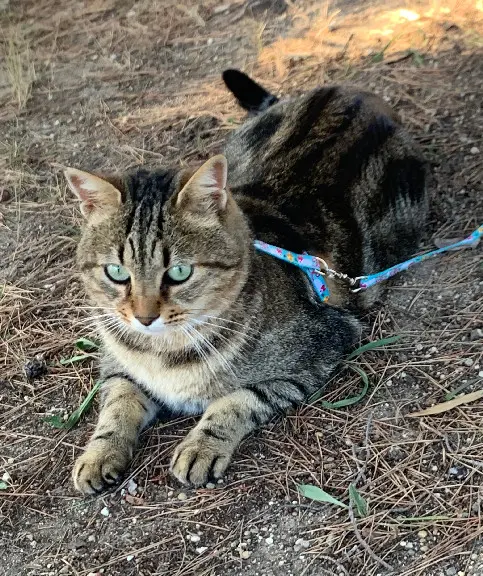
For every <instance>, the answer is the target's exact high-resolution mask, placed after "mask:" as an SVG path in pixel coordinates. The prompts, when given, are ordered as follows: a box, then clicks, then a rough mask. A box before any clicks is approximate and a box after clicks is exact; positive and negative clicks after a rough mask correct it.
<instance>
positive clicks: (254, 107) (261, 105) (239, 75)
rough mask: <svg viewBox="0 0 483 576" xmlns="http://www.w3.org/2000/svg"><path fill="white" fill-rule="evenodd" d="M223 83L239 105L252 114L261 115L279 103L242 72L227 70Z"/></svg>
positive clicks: (224, 73)
mask: <svg viewBox="0 0 483 576" xmlns="http://www.w3.org/2000/svg"><path fill="white" fill-rule="evenodd" d="M223 81H224V82H225V84H226V87H227V88H228V90H230V92H232V93H233V95H234V96H235V98H236V99H237V100H238V104H240V106H241V107H242V108H244V109H245V110H247V111H248V112H250V113H251V114H259V113H260V112H263V111H264V110H266V109H267V108H269V107H270V106H272V105H273V104H275V103H276V102H278V98H277V97H276V96H274V95H273V94H270V92H267V90H265V88H263V87H262V86H260V84H257V83H256V82H255V81H254V80H252V79H251V78H250V77H249V76H247V75H246V74H244V73H243V72H240V70H234V69H229V70H225V71H224V72H223Z"/></svg>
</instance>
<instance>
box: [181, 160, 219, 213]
mask: <svg viewBox="0 0 483 576" xmlns="http://www.w3.org/2000/svg"><path fill="white" fill-rule="evenodd" d="M227 169H228V166H227V162H226V158H225V157H224V156H222V155H221V154H219V155H218V156H214V157H213V158H210V159H209V160H208V161H207V162H205V163H204V164H203V166H201V168H199V169H198V170H197V171H196V172H195V173H194V174H193V176H191V178H190V179H189V180H188V182H187V183H186V184H185V185H184V186H183V188H182V189H181V190H180V192H179V193H178V196H177V198H176V206H179V207H181V208H184V209H187V210H190V211H192V212H197V213H200V214H207V213H210V212H211V213H213V212H216V213H221V212H223V211H224V210H225V208H226V203H227V200H228V196H227V191H226V178H227Z"/></svg>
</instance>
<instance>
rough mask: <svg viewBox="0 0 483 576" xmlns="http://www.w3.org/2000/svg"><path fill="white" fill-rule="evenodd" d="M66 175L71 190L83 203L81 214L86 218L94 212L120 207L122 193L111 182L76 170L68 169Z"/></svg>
mask: <svg viewBox="0 0 483 576" xmlns="http://www.w3.org/2000/svg"><path fill="white" fill-rule="evenodd" d="M64 175H65V178H66V180H67V184H68V185H69V188H70V189H71V190H72V192H74V194H75V195H76V196H77V197H78V198H79V200H80V201H81V212H82V214H83V215H84V216H85V217H86V218H89V216H90V215H91V214H93V213H94V212H98V211H99V212H101V211H109V210H112V209H113V208H118V207H119V206H120V204H121V193H120V192H119V190H118V189H117V188H116V187H115V186H114V185H113V184H111V182H108V181H107V180H104V179H103V178H99V176H94V174H89V172H83V171H82V170H77V169H76V168H67V169H66V170H65V171H64Z"/></svg>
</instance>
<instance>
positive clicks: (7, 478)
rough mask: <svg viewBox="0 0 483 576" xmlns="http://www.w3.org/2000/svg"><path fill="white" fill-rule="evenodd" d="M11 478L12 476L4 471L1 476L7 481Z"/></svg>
mask: <svg viewBox="0 0 483 576" xmlns="http://www.w3.org/2000/svg"><path fill="white" fill-rule="evenodd" d="M11 479H12V477H11V476H10V474H9V473H8V472H5V473H4V475H3V476H2V480H3V481H4V482H8V481H9V480H11Z"/></svg>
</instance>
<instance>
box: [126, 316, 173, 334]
mask: <svg viewBox="0 0 483 576" xmlns="http://www.w3.org/2000/svg"><path fill="white" fill-rule="evenodd" d="M129 325H130V327H131V328H132V329H133V330H134V331H136V332H140V333H141V334H148V335H149V336H159V335H160V334H165V333H166V332H167V331H168V330H169V329H170V323H166V322H165V321H164V320H163V319H162V318H161V317H158V318H155V319H154V320H150V319H149V320H146V319H138V318H135V317H133V318H132V320H131V321H130V323H129Z"/></svg>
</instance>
